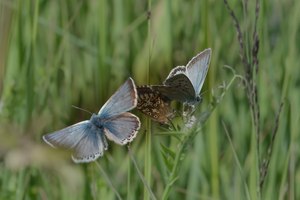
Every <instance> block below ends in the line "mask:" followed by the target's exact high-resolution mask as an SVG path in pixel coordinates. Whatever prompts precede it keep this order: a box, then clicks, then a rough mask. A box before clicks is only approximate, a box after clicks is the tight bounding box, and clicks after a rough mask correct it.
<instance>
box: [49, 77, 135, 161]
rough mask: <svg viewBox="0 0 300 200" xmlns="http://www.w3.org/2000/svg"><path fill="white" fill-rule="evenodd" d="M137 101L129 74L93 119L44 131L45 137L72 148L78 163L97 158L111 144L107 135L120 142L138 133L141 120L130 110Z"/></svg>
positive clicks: (56, 144)
mask: <svg viewBox="0 0 300 200" xmlns="http://www.w3.org/2000/svg"><path fill="white" fill-rule="evenodd" d="M136 105H137V92H136V86H135V84H134V81H133V80H132V79H131V78H129V79H128V80H127V81H126V82H125V83H124V84H123V85H122V86H121V87H120V88H119V89H118V90H117V91H116V92H115V93H114V94H113V95H112V96H111V97H110V99H109V100H108V101H107V102H106V103H105V104H104V105H103V106H102V108H101V109H100V111H99V113H98V114H93V115H92V117H91V119H90V120H86V121H82V122H79V123H77V124H74V125H72V126H69V127H66V128H64V129H62V130H59V131H56V132H53V133H50V134H47V135H44V136H43V139H44V141H45V142H46V143H47V144H49V145H50V146H52V147H63V148H68V149H72V150H73V152H74V153H73V155H72V159H73V161H74V162H75V163H83V162H91V161H95V160H96V159H97V158H98V157H100V156H102V155H103V153H104V151H105V150H107V148H108V144H107V140H106V137H107V138H108V139H110V140H112V141H114V142H115V143H117V144H120V145H125V144H127V143H128V142H131V141H132V140H133V139H134V138H135V137H136V134H137V132H138V130H139V129H140V120H139V118H138V117H137V116H135V115H133V114H131V113H129V112H127V111H130V110H132V109H133V108H135V107H136ZM105 136H106V137H105Z"/></svg>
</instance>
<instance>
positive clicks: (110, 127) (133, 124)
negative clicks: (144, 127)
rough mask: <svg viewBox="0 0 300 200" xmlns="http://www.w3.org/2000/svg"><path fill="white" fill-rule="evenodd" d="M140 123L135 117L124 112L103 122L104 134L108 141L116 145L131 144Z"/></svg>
mask: <svg viewBox="0 0 300 200" xmlns="http://www.w3.org/2000/svg"><path fill="white" fill-rule="evenodd" d="M140 126H141V123H140V120H139V118H138V117H137V116H135V115H133V114H131V113H129V112H125V113H122V114H120V115H117V116H114V117H112V118H108V119H106V120H105V121H104V132H105V135H106V137H107V138H108V139H110V140H112V141H114V142H115V143H117V144H120V145H125V144H127V143H128V142H131V141H132V140H133V139H134V138H135V137H136V134H137V132H138V130H139V129H140Z"/></svg>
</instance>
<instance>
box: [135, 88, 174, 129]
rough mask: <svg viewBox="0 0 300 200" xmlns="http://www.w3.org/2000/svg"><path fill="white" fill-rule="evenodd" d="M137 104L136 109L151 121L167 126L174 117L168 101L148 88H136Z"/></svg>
mask: <svg viewBox="0 0 300 200" xmlns="http://www.w3.org/2000/svg"><path fill="white" fill-rule="evenodd" d="M136 89H137V94H138V102H137V106H136V108H137V109H138V110H139V111H141V112H142V113H143V114H145V115H147V116H149V117H150V118H151V119H152V120H154V121H157V122H159V123H162V124H168V123H169V121H170V119H172V118H173V117H174V112H173V109H172V108H171V105H170V102H171V101H170V100H169V99H168V98H167V97H165V96H163V95H162V94H161V93H159V92H158V91H156V90H153V89H152V88H151V87H150V86H138V87H137V88H136Z"/></svg>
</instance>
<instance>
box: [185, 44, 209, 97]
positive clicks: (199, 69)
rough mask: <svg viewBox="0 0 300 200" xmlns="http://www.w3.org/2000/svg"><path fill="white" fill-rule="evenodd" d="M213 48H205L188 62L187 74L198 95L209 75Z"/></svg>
mask: <svg viewBox="0 0 300 200" xmlns="http://www.w3.org/2000/svg"><path fill="white" fill-rule="evenodd" d="M210 55H211V49H205V50H204V51H202V52H201V53H199V54H198V55H196V56H195V57H193V58H192V59H191V61H190V62H189V63H188V64H187V66H186V68H187V76H188V77H189V79H190V81H191V82H192V84H193V87H194V89H195V92H196V94H197V95H198V94H199V93H200V91H201V88H202V86H203V83H204V80H205V77H206V75H207V71H208V67H209V63H210Z"/></svg>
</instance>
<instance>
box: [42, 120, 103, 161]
mask: <svg viewBox="0 0 300 200" xmlns="http://www.w3.org/2000/svg"><path fill="white" fill-rule="evenodd" d="M103 136H104V133H103V130H102V131H101V129H99V128H97V127H96V126H95V125H93V124H92V123H90V121H87V120H86V121H83V122H79V123H77V124H74V125H72V126H69V127H66V128H64V129H62V130H59V131H56V132H54V133H50V134H47V135H45V136H43V139H44V141H45V142H46V143H48V144H49V145H51V146H53V147H63V148H67V149H72V150H73V151H74V154H73V156H72V159H73V160H74V162H76V163H80V162H90V161H93V160H96V159H97V158H98V157H99V156H102V155H103V152H104V151H105V150H106V149H107V142H106V139H105V138H104V137H103Z"/></svg>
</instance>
